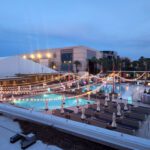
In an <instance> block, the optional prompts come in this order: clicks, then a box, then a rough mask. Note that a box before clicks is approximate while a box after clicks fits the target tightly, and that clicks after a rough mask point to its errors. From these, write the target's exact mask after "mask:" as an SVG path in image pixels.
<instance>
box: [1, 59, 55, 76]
mask: <svg viewBox="0 0 150 150" xmlns="http://www.w3.org/2000/svg"><path fill="white" fill-rule="evenodd" d="M37 73H56V71H55V70H53V69H50V68H48V67H46V66H44V65H42V64H39V63H36V62H33V61H31V60H26V59H23V58H22V57H20V56H11V57H1V58H0V77H11V76H15V75H16V74H37Z"/></svg>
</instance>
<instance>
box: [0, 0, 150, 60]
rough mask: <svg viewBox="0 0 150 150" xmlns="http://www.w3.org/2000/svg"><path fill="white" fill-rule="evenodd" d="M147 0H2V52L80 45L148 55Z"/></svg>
mask: <svg viewBox="0 0 150 150" xmlns="http://www.w3.org/2000/svg"><path fill="white" fill-rule="evenodd" d="M149 8H150V0H122V1H120V0H94V1H93V0H75V1H71V0H62V1H60V0H1V5H0V20H1V21H0V56H7V55H17V54H21V53H32V52H33V51H34V50H37V49H46V48H57V47H66V46H76V45H77V46H78V45H84V46H88V47H91V48H95V49H97V50H114V51H117V52H118V54H119V55H120V56H122V57H129V58H131V59H138V58H139V57H140V56H144V57H150V38H149V37H150V11H149Z"/></svg>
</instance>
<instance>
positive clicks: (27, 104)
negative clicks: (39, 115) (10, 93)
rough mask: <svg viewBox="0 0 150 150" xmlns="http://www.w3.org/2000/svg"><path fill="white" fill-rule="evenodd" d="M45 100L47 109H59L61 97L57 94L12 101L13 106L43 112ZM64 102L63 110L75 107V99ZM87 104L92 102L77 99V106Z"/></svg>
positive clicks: (67, 99)
mask: <svg viewBox="0 0 150 150" xmlns="http://www.w3.org/2000/svg"><path fill="white" fill-rule="evenodd" d="M46 100H47V101H48V108H49V109H50V110H53V109H60V108H61V104H62V95H58V94H44V95H38V96H34V97H32V98H26V99H23V100H17V101H14V104H15V105H16V106H19V107H23V108H27V109H31V108H33V109H34V110H43V109H45V108H46ZM64 102H65V104H64V108H67V107H74V106H77V100H76V98H71V99H70V98H68V97H66V98H65V101H64ZM89 103H90V104H93V103H94V101H89V100H86V99H82V98H79V102H78V105H79V106H84V105H87V104H89Z"/></svg>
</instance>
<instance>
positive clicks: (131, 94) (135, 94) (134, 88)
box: [83, 83, 148, 103]
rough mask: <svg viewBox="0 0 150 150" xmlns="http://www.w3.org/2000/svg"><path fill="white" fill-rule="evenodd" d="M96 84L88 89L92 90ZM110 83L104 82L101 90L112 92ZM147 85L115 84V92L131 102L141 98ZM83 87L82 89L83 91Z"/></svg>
mask: <svg viewBox="0 0 150 150" xmlns="http://www.w3.org/2000/svg"><path fill="white" fill-rule="evenodd" d="M96 87H97V86H91V87H90V89H91V90H94V89H96ZM112 88H113V87H112V85H110V84H106V85H105V86H103V87H102V88H101V90H102V91H104V92H105V93H111V92H112ZM145 89H147V90H148V87H145V86H144V85H136V84H128V83H121V84H115V92H116V93H118V94H119V95H120V98H122V99H126V100H128V103H132V100H134V101H138V100H141V98H142V95H143V92H144V90H145ZM84 90H85V89H83V92H84Z"/></svg>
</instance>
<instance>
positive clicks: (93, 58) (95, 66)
mask: <svg viewBox="0 0 150 150" xmlns="http://www.w3.org/2000/svg"><path fill="white" fill-rule="evenodd" d="M90 61H91V62H92V63H93V64H94V73H96V72H97V64H98V59H97V58H96V57H92V58H91V59H90Z"/></svg>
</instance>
